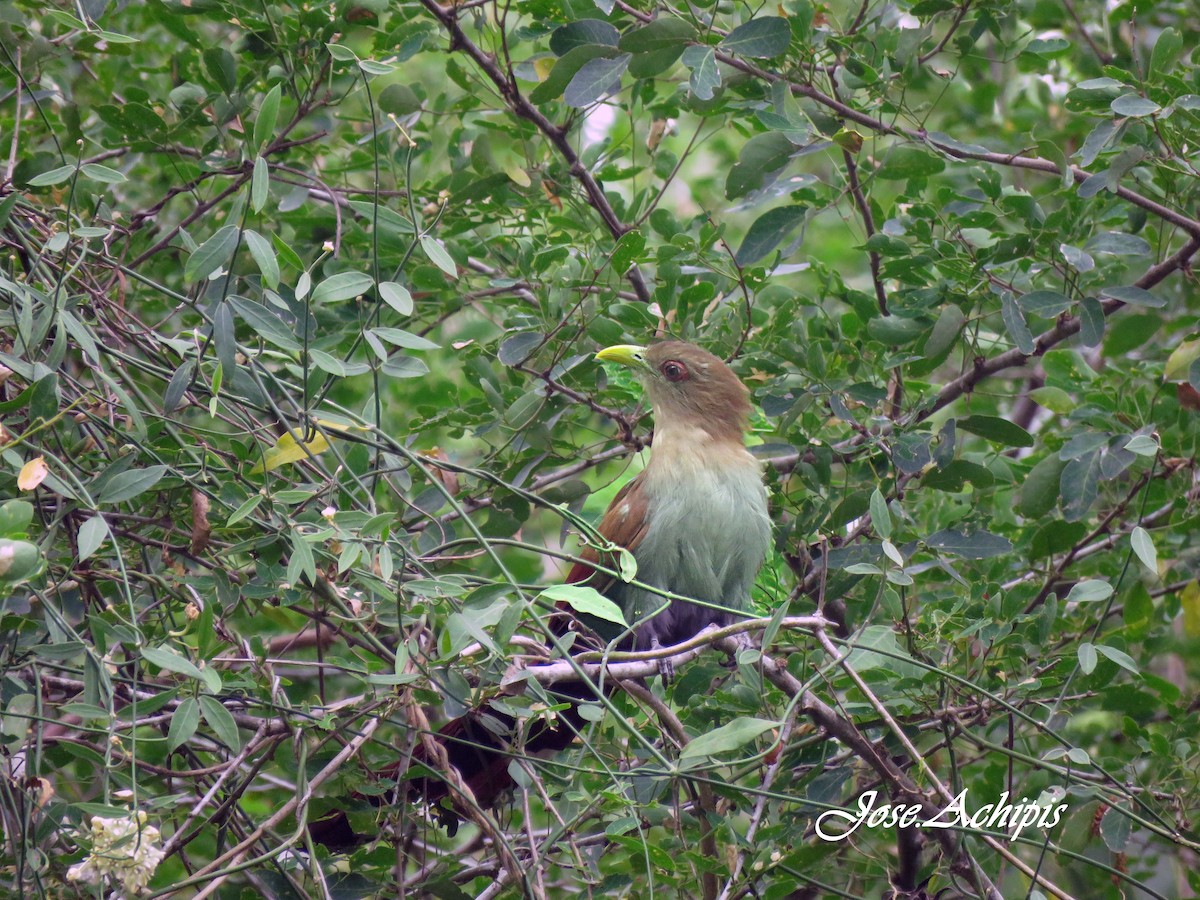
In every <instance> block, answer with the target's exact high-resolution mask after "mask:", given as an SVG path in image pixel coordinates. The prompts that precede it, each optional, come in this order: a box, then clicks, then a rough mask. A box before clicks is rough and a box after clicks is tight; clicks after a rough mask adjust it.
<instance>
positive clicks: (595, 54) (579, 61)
mask: <svg viewBox="0 0 1200 900" xmlns="http://www.w3.org/2000/svg"><path fill="white" fill-rule="evenodd" d="M617 55H618V52H617V51H616V50H615V49H614V48H612V47H608V46H604V45H602V44H585V45H584V46H582V47H575V48H574V49H573V50H571V51H570V52H568V53H567V54H566V55H565V56H563V57H562V58H561V59H559V60H558V62H556V63H555V64H554V68H552V69H551V70H550V74H549V75H547V76H546V78H545V80H544V81H542V83H541V84H539V85H538V86H537V87H535V88H534V89H533V90H532V91H530V92H529V99H530V100H531V101H532V102H534V103H547V102H549V101H551V100H554V99H555V98H557V97H560V96H562V92H563V91H564V90H566V88H567V85H568V84H570V83H571V80H572V79H573V78H574V77H575V75H576V74H577V73H578V72H579V70H580V69H582V68H583V66H584V65H585V64H586V63H588V62H589V61H591V60H593V59H599V58H612V57H615V56H617Z"/></svg>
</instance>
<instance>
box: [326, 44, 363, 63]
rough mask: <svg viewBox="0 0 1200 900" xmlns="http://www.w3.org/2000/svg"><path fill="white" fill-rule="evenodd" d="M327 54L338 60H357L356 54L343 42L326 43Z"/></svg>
mask: <svg viewBox="0 0 1200 900" xmlns="http://www.w3.org/2000/svg"><path fill="white" fill-rule="evenodd" d="M325 47H326V49H327V50H328V51H329V55H330V56H332V57H333V58H334V59H336V60H337V61H338V62H357V61H358V54H356V53H355V52H354V51H353V50H351V49H350V48H349V47H347V46H345V45H344V44H326V45H325Z"/></svg>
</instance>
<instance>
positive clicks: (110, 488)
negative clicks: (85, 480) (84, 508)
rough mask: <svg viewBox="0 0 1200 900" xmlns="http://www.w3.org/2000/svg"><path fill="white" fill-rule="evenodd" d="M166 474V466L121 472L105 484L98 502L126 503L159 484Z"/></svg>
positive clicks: (98, 496) (97, 498) (97, 499)
mask: <svg viewBox="0 0 1200 900" xmlns="http://www.w3.org/2000/svg"><path fill="white" fill-rule="evenodd" d="M166 473H167V467H166V466H147V467H146V468H144V469H130V470H129V471H128V472H120V473H118V474H117V475H114V476H113V477H112V478H110V479H108V481H106V482H105V483H104V486H103V487H102V488H100V491H99V494H98V495H97V497H96V502H97V503H124V502H125V501H126V500H132V499H133V498H134V497H137V496H138V495H139V494H144V493H145V492H146V491H148V490H150V488H152V487H154V486H155V485H156V484H158V483H159V481H161V480H162V477H163V476H164V475H165V474H166Z"/></svg>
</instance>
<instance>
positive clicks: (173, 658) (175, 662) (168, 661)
mask: <svg viewBox="0 0 1200 900" xmlns="http://www.w3.org/2000/svg"><path fill="white" fill-rule="evenodd" d="M140 653H141V657H142V659H144V660H146V662H148V663H151V664H153V665H156V666H158V667H159V668H160V669H163V670H164V671H167V672H174V673H176V674H177V675H187V676H188V677H190V678H195V679H196V680H197V681H207V679H206V678H205V675H204V673H203V672H201V671H200V669H199V668H198V667H197V666H196V664H195V663H193V662H192V661H191V660H190V659H188V658H187V657H185V656H181V655H180V654H179V653H178V652H176V651H175V650H173V649H171V648H170V647H167V646H165V645H163V646H159V647H143V648H142V649H141V651H140ZM212 674H213V675H215V674H216V673H215V672H214V673H212Z"/></svg>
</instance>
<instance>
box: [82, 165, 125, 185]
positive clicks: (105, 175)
mask: <svg viewBox="0 0 1200 900" xmlns="http://www.w3.org/2000/svg"><path fill="white" fill-rule="evenodd" d="M79 171H80V172H82V173H83V174H84V175H86V176H87V177H88V178H91V179H94V180H96V181H103V182H104V183H105V184H121V182H123V181H126V180H128V179H126V178H125V176H124V175H122V174H121V173H120V172H118V171H117V170H116V169H110V168H109V167H108V166H102V165H99V164H98V163H84V164H83V165H82V166H80V167H79Z"/></svg>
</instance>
